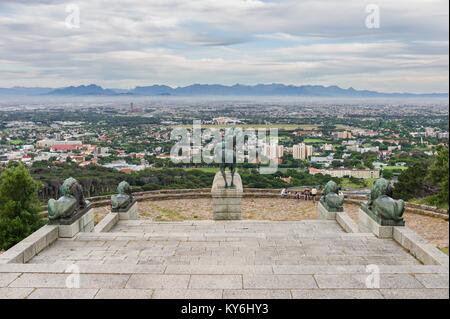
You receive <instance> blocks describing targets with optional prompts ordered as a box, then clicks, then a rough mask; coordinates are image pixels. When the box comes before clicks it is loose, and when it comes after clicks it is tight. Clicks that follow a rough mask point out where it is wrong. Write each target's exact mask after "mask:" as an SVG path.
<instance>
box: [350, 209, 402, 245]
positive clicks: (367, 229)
mask: <svg viewBox="0 0 450 319" xmlns="http://www.w3.org/2000/svg"><path fill="white" fill-rule="evenodd" d="M358 214H359V216H358V217H359V220H358V228H359V231H360V232H362V233H373V234H374V235H375V236H377V237H378V238H393V237H394V226H381V225H380V224H378V222H376V221H375V220H373V219H372V217H370V216H369V215H368V214H367V213H366V212H365V211H363V210H362V209H361V208H360V209H359V212H358Z"/></svg>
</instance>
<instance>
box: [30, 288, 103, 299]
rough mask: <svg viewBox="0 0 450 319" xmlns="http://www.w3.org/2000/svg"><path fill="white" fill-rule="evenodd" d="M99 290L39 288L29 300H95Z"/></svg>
mask: <svg viewBox="0 0 450 319" xmlns="http://www.w3.org/2000/svg"><path fill="white" fill-rule="evenodd" d="M97 291H98V289H58V288H38V289H36V290H34V291H33V292H32V293H31V295H29V296H28V298H27V299H93V298H94V296H95V295H96V294H97Z"/></svg>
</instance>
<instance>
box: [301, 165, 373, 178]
mask: <svg viewBox="0 0 450 319" xmlns="http://www.w3.org/2000/svg"><path fill="white" fill-rule="evenodd" d="M309 173H310V174H311V175H317V174H322V175H329V176H331V177H335V178H343V177H354V178H362V179H369V178H380V170H378V169H375V170H371V169H351V168H337V169H323V168H321V169H317V168H314V167H310V168H309Z"/></svg>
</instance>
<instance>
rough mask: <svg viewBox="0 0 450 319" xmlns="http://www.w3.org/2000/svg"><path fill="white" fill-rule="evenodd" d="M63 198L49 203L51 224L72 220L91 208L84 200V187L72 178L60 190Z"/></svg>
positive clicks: (51, 200)
mask: <svg viewBox="0 0 450 319" xmlns="http://www.w3.org/2000/svg"><path fill="white" fill-rule="evenodd" d="M60 191H61V193H62V195H63V196H62V197H60V198H59V199H58V200H55V199H50V200H49V201H48V219H49V221H51V222H55V221H64V220H71V219H73V218H74V217H75V216H78V215H82V214H83V213H85V212H87V211H88V210H89V208H90V204H91V203H90V202H89V201H87V200H86V199H85V198H84V195H83V187H82V186H81V185H80V184H79V183H78V181H77V180H76V179H74V178H72V177H70V178H68V179H66V180H65V181H64V183H63V185H62V186H61V189H60Z"/></svg>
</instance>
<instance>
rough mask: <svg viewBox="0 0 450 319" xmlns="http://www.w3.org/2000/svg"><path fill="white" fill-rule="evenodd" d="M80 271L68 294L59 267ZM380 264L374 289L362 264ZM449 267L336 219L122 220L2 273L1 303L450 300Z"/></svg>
mask: <svg viewBox="0 0 450 319" xmlns="http://www.w3.org/2000/svg"><path fill="white" fill-rule="evenodd" d="M70 264H76V265H78V266H79V269H80V272H81V277H80V279H81V287H80V289H67V288H66V279H67V277H68V274H67V273H64V272H65V271H66V267H67V265H70ZM370 264H375V265H380V270H381V287H380V289H367V288H366V279H367V276H368V274H367V273H366V266H367V265H370ZM448 287H449V279H448V269H446V268H444V267H440V266H424V265H421V264H420V262H419V261H418V260H416V259H415V258H414V257H412V256H411V255H410V254H409V253H407V252H406V251H405V250H404V249H403V248H402V247H401V246H399V245H398V244H397V243H395V242H394V241H393V240H390V239H389V240H382V239H377V238H375V237H374V236H373V235H371V234H347V233H345V232H344V231H343V230H342V229H341V227H340V226H339V225H338V224H337V223H336V222H335V221H297V222H293V221H290V222H263V221H238V222H213V221H196V222H179V223H154V222H151V221H144V220H139V221H120V222H119V223H118V224H117V226H116V227H114V228H113V229H112V230H111V232H109V233H102V234H96V233H84V234H79V235H78V236H77V237H76V238H75V239H72V240H64V239H59V240H58V241H57V242H55V243H54V244H53V245H52V246H50V247H49V248H47V249H46V250H44V251H43V252H42V253H41V254H39V255H37V256H35V257H34V258H33V259H32V260H31V261H30V262H29V263H28V264H23V265H12V264H10V265H0V297H1V298H182V299H184V298H200V299H206V298H215V299H217V298H234V299H241V298H287V299H289V298H448V297H449V291H448Z"/></svg>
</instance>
